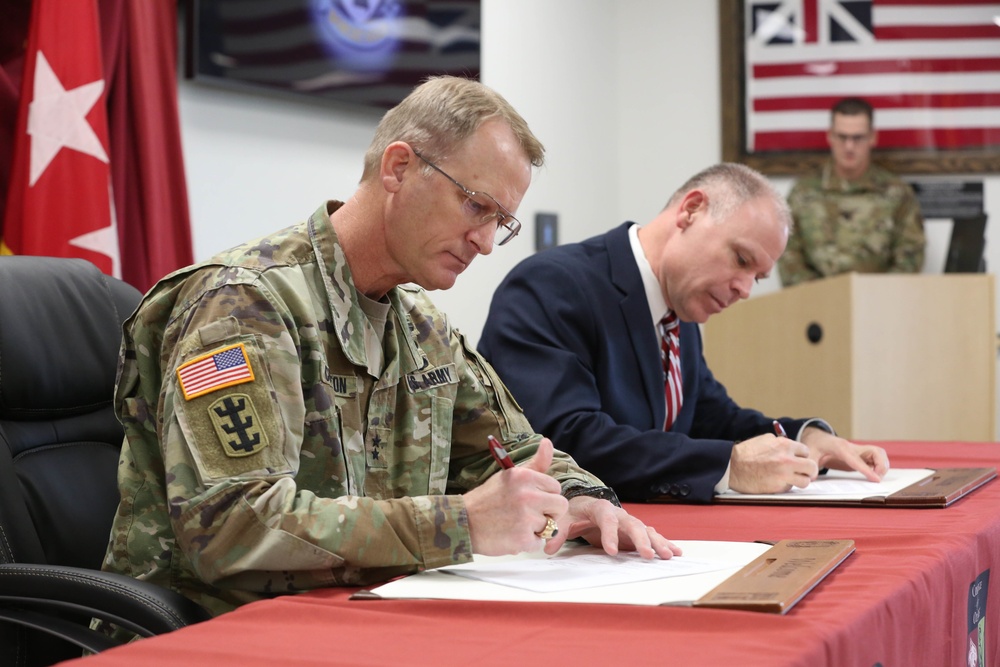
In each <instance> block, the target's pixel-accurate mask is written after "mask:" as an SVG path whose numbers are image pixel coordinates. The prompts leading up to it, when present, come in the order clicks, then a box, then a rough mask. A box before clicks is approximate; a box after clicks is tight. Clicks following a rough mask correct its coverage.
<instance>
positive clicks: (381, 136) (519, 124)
mask: <svg viewBox="0 0 1000 667" xmlns="http://www.w3.org/2000/svg"><path fill="white" fill-rule="evenodd" d="M494 118H497V119H500V120H503V121H504V122H506V123H507V125H508V126H510V128H511V130H513V132H514V136H515V137H517V140H518V142H519V143H520V145H521V148H522V149H523V150H524V154H525V155H526V156H527V157H528V160H529V161H530V162H531V164H532V165H534V166H536V167H540V166H542V164H543V162H544V160H545V147H544V146H542V144H541V142H540V141H538V139H537V138H536V137H535V135H534V134H532V133H531V130H530V129H529V128H528V123H527V122H526V121H525V120H524V118H522V117H521V115H520V114H519V113H518V112H517V111H516V110H515V109H514V107H512V106H511V105H510V103H509V102H507V100H505V99H504V98H503V96H501V95H500V94H499V93H498V92H496V91H495V90H493V89H492V88H489V87H487V86H485V85H483V84H482V83H479V82H478V81H473V80H471V79H463V78H461V77H455V76H439V77H432V78H430V79H428V80H427V81H425V82H424V83H422V84H420V85H419V86H417V87H416V88H414V89H413V92H411V93H410V94H409V95H407V96H406V98H405V99H404V100H403V101H402V102H400V103H399V104H398V105H396V106H395V107H393V108H392V109H390V110H389V111H387V112H386V114H385V115H384V116H383V117H382V120H381V122H379V124H378V127H377V128H376V129H375V136H374V137H373V138H372V143H371V145H370V146H369V147H368V151H367V152H366V153H365V169H364V172H363V173H362V175H361V180H362V181H364V180H365V179H367V178H369V177H372V176H374V175H375V174H377V173H378V170H379V165H380V163H381V161H382V154H383V153H384V152H385V149H386V148H387V147H388V146H389V144H391V143H392V142H394V141H405V142H406V143H408V144H410V145H411V146H413V147H414V148H416V149H417V150H419V151H420V152H421V154H422V155H424V156H425V157H427V159H429V160H431V161H436V160H438V159H440V158H442V157H444V156H446V155H447V154H448V153H449V152H451V151H453V150H455V148H456V147H457V146H459V145H460V144H461V143H462V142H463V141H465V140H466V139H468V138H469V137H471V136H472V135H473V134H475V132H476V130H478V129H479V128H480V126H481V125H482V124H483V123H484V122H486V121H487V120H491V119H494Z"/></svg>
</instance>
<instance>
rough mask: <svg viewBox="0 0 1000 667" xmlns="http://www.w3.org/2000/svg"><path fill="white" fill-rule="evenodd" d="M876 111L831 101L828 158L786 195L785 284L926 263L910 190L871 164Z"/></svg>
mask: <svg viewBox="0 0 1000 667" xmlns="http://www.w3.org/2000/svg"><path fill="white" fill-rule="evenodd" d="M872 113H873V112H872V108H871V106H870V105H869V104H868V103H867V102H865V101H864V100H860V99H857V98H848V99H845V100H841V101H840V102H838V103H837V104H836V105H834V107H833V111H832V114H831V125H830V132H829V134H828V140H829V143H830V152H831V158H830V160H829V161H828V162H827V163H826V164H825V165H824V166H823V168H822V170H821V171H820V172H819V173H817V174H813V175H810V176H807V177H805V178H803V179H801V180H799V181H798V182H797V183H796V184H795V186H794V187H793V188H792V191H791V193H789V195H788V204H789V207H790V208H791V210H792V215H793V217H794V219H795V225H794V226H793V228H792V233H791V235H790V236H789V239H788V247H787V248H786V249H785V254H784V255H782V257H781V260H780V261H779V262H778V270H779V272H780V274H781V281H782V283H783V284H784V285H785V286H786V287H787V286H790V285H795V284H797V283H801V282H805V281H807V280H815V279H817V278H824V277H828V276H835V275H838V274H841V273H847V272H849V271H857V272H859V273H918V272H920V270H921V269H922V268H923V265H924V245H925V240H924V227H923V218H922V217H921V215H920V205H919V204H918V203H917V198H916V196H915V195H914V194H913V190H912V189H911V188H910V186H909V185H907V184H906V183H904V182H903V181H901V180H900V179H899V178H897V177H895V176H893V175H892V174H890V173H889V172H888V171H886V170H885V169H882V168H881V167H878V166H876V165H873V164H871V149H872V147H874V146H875V141H876V134H875V131H874V130H873V129H872Z"/></svg>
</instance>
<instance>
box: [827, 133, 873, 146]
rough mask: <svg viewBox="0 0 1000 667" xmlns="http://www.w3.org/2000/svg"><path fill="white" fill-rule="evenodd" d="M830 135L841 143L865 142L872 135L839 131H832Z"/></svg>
mask: <svg viewBox="0 0 1000 667" xmlns="http://www.w3.org/2000/svg"><path fill="white" fill-rule="evenodd" d="M830 136H832V137H833V138H834V139H835V140H836V141H837V142H839V143H842V144H867V143H868V141H869V140H870V139H871V137H872V135H871V134H870V133H868V134H841V133H840V132H832V133H831V134H830Z"/></svg>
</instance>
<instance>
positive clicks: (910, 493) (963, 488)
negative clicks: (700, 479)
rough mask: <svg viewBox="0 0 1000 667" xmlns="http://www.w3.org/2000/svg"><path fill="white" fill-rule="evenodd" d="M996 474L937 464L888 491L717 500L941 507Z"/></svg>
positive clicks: (718, 498) (723, 498) (722, 500)
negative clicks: (884, 492)
mask: <svg viewBox="0 0 1000 667" xmlns="http://www.w3.org/2000/svg"><path fill="white" fill-rule="evenodd" d="M996 476H997V470H996V468H938V469H936V470H932V471H930V474H929V475H927V476H926V477H925V478H923V479H921V480H920V481H917V482H914V483H913V484H910V485H909V486H906V487H904V488H902V489H899V490H898V491H894V492H893V493H889V494H885V495H881V494H880V495H865V494H863V493H862V494H858V495H856V496H854V497H846V496H842V495H836V496H822V495H809V492H808V487H807V488H806V489H805V490H804V491H803V492H802V493H775V494H759V495H753V494H722V495H718V496H716V497H715V502H716V503H719V504H737V505H815V506H823V507H831V506H832V507H837V506H843V507H905V508H910V509H914V508H941V507H948V506H949V505H951V504H952V503H954V502H955V501H956V500H958V499H959V498H962V497H964V496H967V495H968V494H970V493H972V492H973V491H975V490H976V489H978V488H979V487H981V486H982V485H984V484H986V483H987V482H989V481H990V480H992V479H994V478H996Z"/></svg>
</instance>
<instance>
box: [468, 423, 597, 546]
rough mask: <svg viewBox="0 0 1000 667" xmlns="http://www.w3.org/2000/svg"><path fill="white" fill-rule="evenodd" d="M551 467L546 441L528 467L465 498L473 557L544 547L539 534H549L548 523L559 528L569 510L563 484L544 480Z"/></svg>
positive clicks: (500, 475) (497, 476)
mask: <svg viewBox="0 0 1000 667" xmlns="http://www.w3.org/2000/svg"><path fill="white" fill-rule="evenodd" d="M550 465H552V441H551V440H549V439H548V438H542V441H541V443H539V445H538V451H537V452H536V453H535V455H534V456H533V457H532V458H531V460H529V461H528V462H527V463H525V464H523V465H520V466H517V467H515V468H511V469H510V470H501V471H500V472H499V473H497V474H495V475H493V476H492V477H490V478H489V479H488V480H486V483H484V484H483V485H482V486H479V487H477V488H475V489H473V490H472V491H469V492H468V493H466V494H465V509H466V512H467V513H468V515H469V535H470V537H471V538H472V551H473V553H477V554H482V555H484V556H501V555H504V554H516V553H521V552H522V551H534V550H536V549H538V548H539V547H541V546H542V543H543V542H544V540H543V539H542V538H540V537H538V535H536V534H535V533H537V532H541V531H542V530H543V529H544V528H545V525H546V523H547V521H548V517H552V519H553V521H556V522H557V523H559V522H560V517H562V516H563V515H564V514H566V510H567V509H568V506H569V502H568V501H567V500H566V499H565V498H563V497H562V495H561V491H562V488H561V487H560V485H559V482H558V481H556V480H555V479H554V478H552V477H549V476H548V475H546V474H545V473H546V471H547V470H548V469H549V466H550ZM608 504H610V503H608ZM561 530H562V526H561V525H560V532H561Z"/></svg>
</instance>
